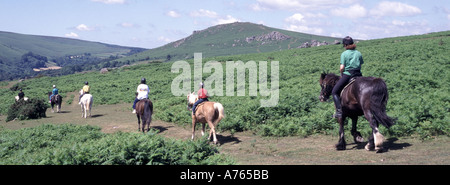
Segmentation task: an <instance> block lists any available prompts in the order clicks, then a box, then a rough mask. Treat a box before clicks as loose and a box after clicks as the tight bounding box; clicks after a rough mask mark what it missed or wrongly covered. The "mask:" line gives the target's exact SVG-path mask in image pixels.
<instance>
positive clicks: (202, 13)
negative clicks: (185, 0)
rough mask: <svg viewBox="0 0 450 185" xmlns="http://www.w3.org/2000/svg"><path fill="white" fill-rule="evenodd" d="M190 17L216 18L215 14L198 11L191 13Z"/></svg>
mask: <svg viewBox="0 0 450 185" xmlns="http://www.w3.org/2000/svg"><path fill="white" fill-rule="evenodd" d="M190 16H191V17H209V18H216V17H217V13H216V12H214V11H210V10H205V9H200V10H197V11H193V12H191V13H190Z"/></svg>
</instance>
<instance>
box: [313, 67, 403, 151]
mask: <svg viewBox="0 0 450 185" xmlns="http://www.w3.org/2000/svg"><path fill="white" fill-rule="evenodd" d="M339 78H340V77H339V76H337V75H335V74H333V73H322V74H321V75H320V80H319V83H320V87H321V88H322V90H321V91H320V97H319V99H320V101H322V102H324V101H326V100H327V99H328V98H329V97H330V95H331V91H332V89H333V87H334V85H336V83H337V81H338V80H339ZM388 97H389V95H388V91H387V86H386V83H385V82H384V81H383V79H381V78H375V77H358V78H356V79H355V81H354V82H353V83H351V84H349V85H347V86H346V88H344V89H343V90H342V92H341V105H342V118H339V119H338V122H339V142H338V144H337V145H336V149H337V150H345V145H346V144H345V139H344V121H345V118H347V117H349V118H351V119H352V130H351V134H352V135H353V139H354V140H355V142H357V143H358V142H363V139H362V137H361V133H359V132H358V131H356V124H357V121H358V116H362V115H364V117H365V118H366V119H367V121H369V123H370V127H371V128H372V134H371V135H370V136H369V142H368V143H367V145H366V146H365V149H366V150H374V149H375V150H376V151H377V152H383V148H382V144H383V142H384V137H383V135H381V133H380V131H379V130H378V124H380V123H381V124H382V125H384V126H385V127H387V128H389V127H391V126H392V125H394V124H395V123H394V122H393V120H392V119H391V118H390V117H389V116H387V115H386V104H387V101H388Z"/></svg>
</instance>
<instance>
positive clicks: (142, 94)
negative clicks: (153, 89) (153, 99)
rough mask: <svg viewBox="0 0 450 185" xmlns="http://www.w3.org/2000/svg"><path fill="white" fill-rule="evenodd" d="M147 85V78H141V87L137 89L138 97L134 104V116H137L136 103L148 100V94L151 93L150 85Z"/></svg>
mask: <svg viewBox="0 0 450 185" xmlns="http://www.w3.org/2000/svg"><path fill="white" fill-rule="evenodd" d="M146 83H147V80H146V79H145V78H141V84H139V86H138V87H137V90H136V94H137V96H136V98H135V99H134V102H133V114H136V103H137V102H139V101H140V100H142V99H148V93H150V89H149V88H148V85H147V84H146Z"/></svg>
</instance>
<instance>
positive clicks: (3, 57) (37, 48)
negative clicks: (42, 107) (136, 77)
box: [0, 31, 145, 80]
mask: <svg viewBox="0 0 450 185" xmlns="http://www.w3.org/2000/svg"><path fill="white" fill-rule="evenodd" d="M143 50H145V49H142V48H133V47H123V46H117V45H110V44H104V43H100V42H90V41H83V40H78V39H69V38H61V37H49V36H36V35H26V34H18V33H11V32H3V31H0V72H1V73H2V74H1V76H0V80H4V79H11V78H18V77H19V78H20V77H23V76H24V75H22V76H21V75H17V74H18V73H23V72H24V70H25V69H23V67H24V66H25V67H34V66H30V65H29V64H28V63H27V61H34V64H33V65H37V66H42V61H43V60H47V61H43V62H44V65H45V66H42V67H46V66H47V65H49V64H51V65H57V64H55V63H54V62H53V63H52V61H53V60H55V59H61V58H64V57H70V56H72V58H74V57H78V59H80V57H82V56H89V60H90V61H93V58H96V60H97V61H98V60H100V59H105V58H108V57H110V56H114V57H123V56H127V55H130V54H133V53H137V52H140V51H143ZM27 57H28V58H29V59H30V60H26V61H25V63H24V59H25V58H27ZM84 58H85V59H86V58H88V57H84ZM37 61H38V62H37ZM79 61H80V60H78V62H79ZM20 63H22V64H20ZM65 64H67V62H66V63H65ZM67 65H68V64H67ZM25 73H29V74H26V75H32V74H31V73H32V72H30V71H29V70H27V72H25Z"/></svg>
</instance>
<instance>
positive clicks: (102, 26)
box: [0, 0, 450, 48]
mask: <svg viewBox="0 0 450 185" xmlns="http://www.w3.org/2000/svg"><path fill="white" fill-rule="evenodd" d="M0 9H1V11H0V31H9V32H17V33H24V34H34V35H48V36H58V37H68V38H76V39H82V40H89V41H98V42H104V43H109V44H118V45H124V46H136V47H144V48H155V47H159V46H162V45H164V44H167V43H169V42H173V41H176V40H179V39H181V38H184V37H187V36H189V35H190V34H192V32H193V31H194V30H202V29H206V28H208V27H210V26H214V25H217V24H223V23H231V22H236V21H240V22H253V23H258V24H264V25H266V26H270V27H275V28H280V29H287V30H292V31H298V32H304V33H311V34H317V35H325V36H335V37H344V36H347V35H349V36H352V37H353V38H358V39H376V38H385V37H395V36H404V35H414V34H423V33H429V32H436V31H446V30H450V1H448V0H426V1H425V0H392V1H367V0H316V1H313V0H234V1H233V0H232V1H225V0H202V1H201V0H161V1H160V0H0Z"/></svg>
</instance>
